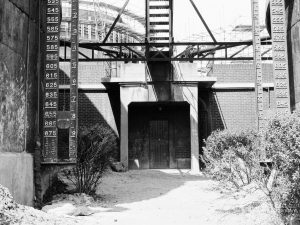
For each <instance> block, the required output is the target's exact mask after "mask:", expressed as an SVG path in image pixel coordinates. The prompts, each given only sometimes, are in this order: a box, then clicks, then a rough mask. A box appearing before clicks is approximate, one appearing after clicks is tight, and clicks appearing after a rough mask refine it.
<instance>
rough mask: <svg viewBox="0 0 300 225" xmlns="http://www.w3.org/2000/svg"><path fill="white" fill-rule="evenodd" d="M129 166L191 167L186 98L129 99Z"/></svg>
mask: <svg viewBox="0 0 300 225" xmlns="http://www.w3.org/2000/svg"><path fill="white" fill-rule="evenodd" d="M128 109H129V121H128V122H129V137H128V139H129V143H128V144H129V145H128V156H129V169H149V168H150V169H166V168H181V169H183V168H190V156H191V143H190V112H189V104H188V103H186V102H143V103H142V102H140V103H131V104H130V105H129V107H128Z"/></svg>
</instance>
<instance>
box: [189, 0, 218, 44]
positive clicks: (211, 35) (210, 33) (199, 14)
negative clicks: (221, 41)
mask: <svg viewBox="0 0 300 225" xmlns="http://www.w3.org/2000/svg"><path fill="white" fill-rule="evenodd" d="M190 3H191V4H192V6H193V8H194V9H195V11H196V13H197V15H198V16H199V18H200V20H201V21H202V23H203V25H204V26H205V29H206V30H207V32H208V33H209V36H210V37H211V39H212V40H213V41H214V42H217V40H216V38H215V36H214V35H213V33H212V32H211V30H210V29H209V27H208V25H207V23H206V22H205V20H204V18H203V17H202V15H201V13H200V12H199V10H198V8H197V6H196V5H195V3H194V1H193V0H190Z"/></svg>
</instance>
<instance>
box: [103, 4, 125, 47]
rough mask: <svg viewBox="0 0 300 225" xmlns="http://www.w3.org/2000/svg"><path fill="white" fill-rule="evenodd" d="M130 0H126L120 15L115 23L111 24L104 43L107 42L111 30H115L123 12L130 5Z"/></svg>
mask: <svg viewBox="0 0 300 225" xmlns="http://www.w3.org/2000/svg"><path fill="white" fill-rule="evenodd" d="M128 2H129V0H126V2H125V4H124V5H123V7H122V9H121V10H120V12H119V13H118V16H117V17H116V19H115V21H114V22H113V24H112V25H111V27H110V28H109V31H108V33H107V34H106V36H105V38H104V40H103V42H102V43H105V42H106V41H107V39H108V37H109V35H110V34H111V32H112V31H113V29H114V28H115V26H116V24H117V22H118V21H119V19H120V17H121V15H122V14H123V12H124V10H125V8H126V6H127V5H128Z"/></svg>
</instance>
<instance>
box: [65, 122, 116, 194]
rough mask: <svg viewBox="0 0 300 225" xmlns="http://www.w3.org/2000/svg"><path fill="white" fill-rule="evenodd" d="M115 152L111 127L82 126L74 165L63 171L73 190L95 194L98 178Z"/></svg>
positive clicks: (100, 125)
mask: <svg viewBox="0 0 300 225" xmlns="http://www.w3.org/2000/svg"><path fill="white" fill-rule="evenodd" d="M116 154H117V136H116V135H115V134H114V132H113V131H112V129H111V128H109V127H107V126H105V125H103V124H96V125H94V126H93V127H91V128H82V129H81V131H80V133H79V136H78V150H77V162H76V165H75V166H74V167H73V168H72V169H68V170H64V171H63V173H64V175H65V177H66V178H67V179H69V180H70V181H71V182H72V183H73V184H74V186H75V190H74V192H78V193H85V194H88V195H93V194H95V192H96V189H97V186H98V185H99V183H100V179H101V178H102V176H103V174H104V173H105V171H106V170H107V169H108V167H109V165H110V161H111V159H112V158H115V156H116Z"/></svg>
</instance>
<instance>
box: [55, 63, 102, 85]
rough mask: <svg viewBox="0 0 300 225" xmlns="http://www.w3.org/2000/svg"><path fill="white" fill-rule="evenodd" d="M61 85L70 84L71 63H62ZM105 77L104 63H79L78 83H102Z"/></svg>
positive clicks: (60, 66)
mask: <svg viewBox="0 0 300 225" xmlns="http://www.w3.org/2000/svg"><path fill="white" fill-rule="evenodd" d="M59 68H60V76H59V83H60V84H69V82H70V80H69V78H70V63H68V62H60V63H59ZM103 77H105V70H104V63H103V62H79V64H78V82H79V83H85V84H88V83H92V84H95V83H98V84H99V83H101V78H103Z"/></svg>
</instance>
